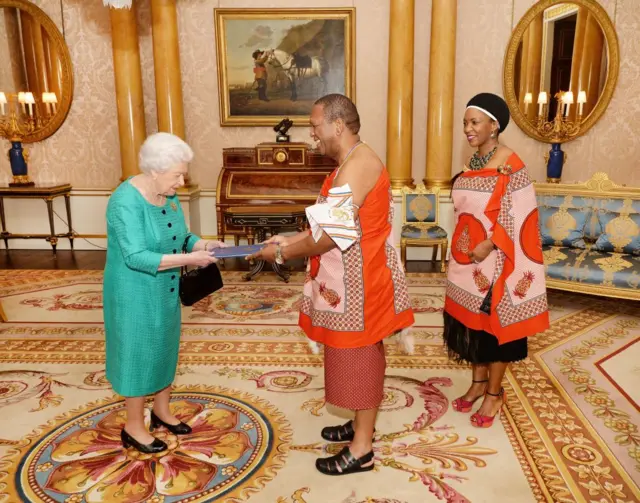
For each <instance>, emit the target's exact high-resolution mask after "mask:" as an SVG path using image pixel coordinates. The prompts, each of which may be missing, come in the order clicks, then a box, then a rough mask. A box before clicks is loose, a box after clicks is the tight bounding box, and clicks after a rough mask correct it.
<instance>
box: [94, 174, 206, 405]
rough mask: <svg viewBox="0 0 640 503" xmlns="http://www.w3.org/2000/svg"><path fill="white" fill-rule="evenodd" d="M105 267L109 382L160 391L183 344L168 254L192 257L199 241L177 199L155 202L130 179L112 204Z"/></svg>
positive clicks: (126, 390)
mask: <svg viewBox="0 0 640 503" xmlns="http://www.w3.org/2000/svg"><path fill="white" fill-rule="evenodd" d="M106 218H107V261H106V266H105V270H104V284H103V288H104V293H103V295H104V299H103V305H104V327H105V337H106V377H107V379H108V380H109V382H110V383H111V385H112V387H113V389H114V391H115V392H116V393H118V394H120V395H122V396H125V397H135V396H144V395H149V394H153V393H156V392H158V391H160V390H162V389H164V388H166V387H167V386H169V385H170V384H171V383H172V382H173V380H174V377H175V374H176V367H177V364H178V349H179V345H180V325H181V310H180V307H181V304H180V298H179V296H178V282H179V279H180V269H179V268H175V269H168V270H165V271H158V267H159V265H160V260H161V259H162V256H163V255H166V254H169V255H170V254H177V253H181V252H182V245H183V243H184V241H185V239H186V238H187V236H188V235H189V240H188V242H187V252H191V251H192V249H193V246H194V244H195V243H196V242H197V241H199V240H200V238H199V237H197V236H195V235H191V234H188V230H187V226H186V223H185V218H184V213H183V212H182V208H181V206H180V201H179V200H178V196H177V195H174V196H170V197H167V201H166V203H165V204H164V206H155V205H153V204H151V203H149V202H148V201H147V200H146V199H145V198H144V197H143V196H142V194H141V193H140V192H139V191H138V189H136V188H135V187H134V186H133V185H131V183H129V180H126V181H125V182H124V183H122V184H120V186H119V187H118V188H117V189H116V190H115V191H114V193H113V194H112V196H111V198H110V199H109V203H108V206H107V213H106Z"/></svg>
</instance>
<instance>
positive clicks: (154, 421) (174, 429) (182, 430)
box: [149, 411, 191, 435]
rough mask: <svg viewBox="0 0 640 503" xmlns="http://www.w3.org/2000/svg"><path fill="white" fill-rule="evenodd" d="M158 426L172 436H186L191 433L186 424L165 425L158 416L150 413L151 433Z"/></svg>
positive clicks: (189, 427)
mask: <svg viewBox="0 0 640 503" xmlns="http://www.w3.org/2000/svg"><path fill="white" fill-rule="evenodd" d="M160 426H164V427H165V428H166V429H167V430H169V431H170V432H171V433H173V434H174V435H188V434H189V433H191V426H189V425H188V424H184V423H178V424H167V423H165V422H164V421H163V420H162V419H160V418H159V417H158V416H156V415H155V414H154V413H153V411H151V428H149V429H150V430H151V431H153V430H155V429H156V428H158V427H160Z"/></svg>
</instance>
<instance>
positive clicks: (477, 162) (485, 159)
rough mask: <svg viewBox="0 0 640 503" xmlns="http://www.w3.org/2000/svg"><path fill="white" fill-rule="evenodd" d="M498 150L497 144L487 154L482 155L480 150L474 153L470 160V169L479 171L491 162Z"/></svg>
mask: <svg viewBox="0 0 640 503" xmlns="http://www.w3.org/2000/svg"><path fill="white" fill-rule="evenodd" d="M497 150H498V146H497V145H496V146H495V147H493V150H492V151H491V152H489V153H488V154H487V155H482V156H481V155H480V154H479V153H478V152H476V153H475V154H473V157H471V160H470V161H469V169H471V170H473V171H477V170H479V169H482V168H484V167H485V166H486V165H487V164H488V163H489V161H490V160H491V158H492V157H493V154H495V153H496V151H497Z"/></svg>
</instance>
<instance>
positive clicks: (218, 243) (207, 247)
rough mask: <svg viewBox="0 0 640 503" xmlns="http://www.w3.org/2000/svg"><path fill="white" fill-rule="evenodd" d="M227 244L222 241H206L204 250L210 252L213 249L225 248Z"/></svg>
mask: <svg viewBox="0 0 640 503" xmlns="http://www.w3.org/2000/svg"><path fill="white" fill-rule="evenodd" d="M226 246H227V244H226V243H224V242H223V241H207V244H206V245H205V247H204V249H205V250H207V251H211V250H213V249H214V248H226Z"/></svg>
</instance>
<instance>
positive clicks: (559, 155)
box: [547, 143, 564, 183]
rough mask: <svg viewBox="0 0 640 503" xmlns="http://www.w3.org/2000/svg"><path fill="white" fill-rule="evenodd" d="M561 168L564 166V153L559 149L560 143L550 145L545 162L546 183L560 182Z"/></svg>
mask: <svg viewBox="0 0 640 503" xmlns="http://www.w3.org/2000/svg"><path fill="white" fill-rule="evenodd" d="M562 166H564V152H563V151H562V149H561V148H560V143H552V144H551V150H550V151H549V160H548V161H547V182H553V183H559V182H560V178H562Z"/></svg>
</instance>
